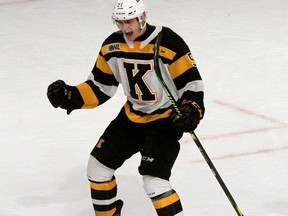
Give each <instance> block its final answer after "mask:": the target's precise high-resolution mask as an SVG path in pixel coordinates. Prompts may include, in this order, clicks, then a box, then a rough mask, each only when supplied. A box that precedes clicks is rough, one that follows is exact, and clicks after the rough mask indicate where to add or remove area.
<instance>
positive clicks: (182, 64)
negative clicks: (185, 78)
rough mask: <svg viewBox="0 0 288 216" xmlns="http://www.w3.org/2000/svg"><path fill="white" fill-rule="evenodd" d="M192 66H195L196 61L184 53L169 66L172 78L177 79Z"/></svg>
mask: <svg viewBox="0 0 288 216" xmlns="http://www.w3.org/2000/svg"><path fill="white" fill-rule="evenodd" d="M192 67H195V62H193V60H191V58H190V57H189V56H188V55H184V56H182V57H181V58H179V59H178V60H177V61H175V62H174V63H173V64H171V65H170V66H169V71H170V74H171V77H172V79H175V78H176V77H178V76H180V75H181V74H183V73H184V72H185V71H187V70H188V69H190V68H192Z"/></svg>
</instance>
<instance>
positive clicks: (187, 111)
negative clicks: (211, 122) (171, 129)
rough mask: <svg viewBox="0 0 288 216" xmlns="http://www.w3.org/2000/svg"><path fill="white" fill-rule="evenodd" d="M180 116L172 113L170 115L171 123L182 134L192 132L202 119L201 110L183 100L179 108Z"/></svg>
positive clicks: (194, 104) (195, 104)
mask: <svg viewBox="0 0 288 216" xmlns="http://www.w3.org/2000/svg"><path fill="white" fill-rule="evenodd" d="M179 109H180V111H181V115H179V114H177V113H176V112H174V113H173V114H172V119H173V122H174V123H175V124H176V125H177V126H178V128H179V130H180V131H182V132H192V131H194V130H195V129H196V128H197V126H198V124H199V122H200V119H201V118H202V114H201V109H200V107H199V106H198V104H197V103H193V102H192V101H187V100H184V101H183V102H182V104H181V106H180V107H179Z"/></svg>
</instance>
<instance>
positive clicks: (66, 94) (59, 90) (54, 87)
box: [47, 80, 76, 115]
mask: <svg viewBox="0 0 288 216" xmlns="http://www.w3.org/2000/svg"><path fill="white" fill-rule="evenodd" d="M75 89H76V87H74V86H69V85H66V83H65V82H64V81H63V80H57V81H55V82H53V83H52V84H50V85H49V86H48V90H47V97H48V99H49V101H50V103H51V104H52V105H53V107H55V108H57V107H60V108H62V109H65V110H67V114H68V115H69V114H70V113H71V112H72V110H74V108H73V106H72V102H71V97H72V94H73V92H75Z"/></svg>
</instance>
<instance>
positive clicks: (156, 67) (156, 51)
mask: <svg viewBox="0 0 288 216" xmlns="http://www.w3.org/2000/svg"><path fill="white" fill-rule="evenodd" d="M161 38H162V31H161V32H160V33H159V34H158V36H157V39H156V43H155V47H154V59H153V60H154V70H155V73H156V76H157V78H158V80H159V82H160V84H161V86H162V87H163V90H164V92H165V93H166V95H167V96H168V98H169V100H170V102H171V104H172V106H173V108H174V110H175V112H176V113H177V114H178V115H179V116H181V115H182V114H181V111H180V109H179V107H178V105H177V102H176V100H175V98H174V97H173V95H172V94H171V92H170V90H169V88H168V87H167V85H166V83H165V81H164V79H163V77H162V74H161V71H160V67H159V47H160V43H161ZM189 133H190V135H191V137H192V139H193V140H194V142H195V144H196V145H197V147H198V149H199V150H200V152H201V154H202V156H203V157H204V159H205V161H206V163H207V164H208V166H209V167H210V169H211V171H212V173H213V174H214V176H215V177H216V179H217V180H218V182H219V184H220V186H221V187H222V189H223V191H224V192H225V194H226V196H227V198H228V199H229V201H230V203H231V204H232V206H233V208H234V209H235V211H236V212H237V214H238V216H244V215H243V213H242V212H241V210H240V208H239V207H238V205H237V203H236V202H235V200H234V198H233V197H232V195H231V193H230V192H229V190H228V188H227V187H226V185H225V183H224V181H223V180H222V178H221V176H220V175H219V173H218V171H217V169H216V168H215V166H214V164H213V163H212V161H211V159H210V157H209V156H208V154H207V153H206V151H205V149H204V148H203V146H202V144H201V142H200V140H199V139H198V138H197V136H196V134H195V133H194V131H191V132H189Z"/></svg>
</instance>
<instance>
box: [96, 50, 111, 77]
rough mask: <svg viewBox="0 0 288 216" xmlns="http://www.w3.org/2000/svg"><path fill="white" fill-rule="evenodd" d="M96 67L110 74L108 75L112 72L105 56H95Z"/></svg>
mask: <svg viewBox="0 0 288 216" xmlns="http://www.w3.org/2000/svg"><path fill="white" fill-rule="evenodd" d="M96 67H97V68H99V69H100V70H101V71H102V72H103V73H106V74H110V75H112V74H113V73H112V70H111V68H110V67H109V65H108V64H107V62H106V60H105V58H104V57H102V56H100V55H99V56H98V58H97V62H96Z"/></svg>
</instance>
